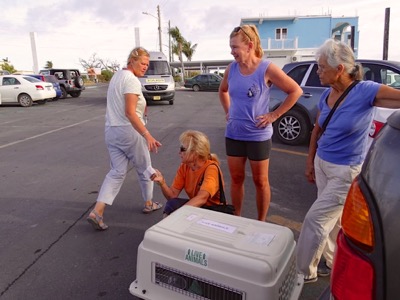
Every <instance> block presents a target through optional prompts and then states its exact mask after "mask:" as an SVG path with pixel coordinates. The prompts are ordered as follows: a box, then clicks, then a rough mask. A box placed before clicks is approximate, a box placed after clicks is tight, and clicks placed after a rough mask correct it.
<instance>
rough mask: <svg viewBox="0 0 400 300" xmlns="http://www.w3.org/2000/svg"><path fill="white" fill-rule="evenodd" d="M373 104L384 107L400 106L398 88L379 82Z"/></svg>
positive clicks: (399, 91)
mask: <svg viewBox="0 0 400 300" xmlns="http://www.w3.org/2000/svg"><path fill="white" fill-rule="evenodd" d="M374 105H375V106H379V107H385V108H400V90H398V89H395V88H392V87H390V86H387V85H385V84H381V86H380V87H379V90H378V93H377V94H376V97H375V101H374Z"/></svg>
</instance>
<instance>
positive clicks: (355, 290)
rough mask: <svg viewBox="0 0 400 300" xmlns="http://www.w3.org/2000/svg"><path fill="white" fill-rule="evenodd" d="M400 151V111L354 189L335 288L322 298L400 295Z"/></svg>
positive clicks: (348, 202)
mask: <svg viewBox="0 0 400 300" xmlns="http://www.w3.org/2000/svg"><path fill="white" fill-rule="evenodd" d="M399 149H400V111H396V112H394V113H393V114H392V115H391V116H390V117H389V118H388V120H387V123H386V125H385V126H384V127H383V129H382V130H381V131H380V132H379V134H378V136H377V137H376V138H375V140H374V142H373V143H372V146H371V148H370V150H369V152H368V155H367V158H366V160H365V162H364V164H363V168H362V171H361V173H360V175H359V176H358V177H357V178H356V179H355V180H354V182H353V184H352V186H351V188H350V190H349V193H348V195H347V199H346V203H345V206H344V210H343V215H342V229H341V231H340V232H339V235H338V239H337V248H336V253H335V257H334V260H333V268H332V273H331V286H330V287H329V288H328V289H327V290H326V291H325V292H324V293H323V295H322V296H321V297H320V299H337V300H342V299H343V300H351V299H363V300H364V299H366V300H368V299H376V300H387V299H399V296H400V284H399V283H400V281H399V280H400V279H399V278H400V276H399V270H400V259H399V257H398V254H399V253H400V239H399V237H398V236H399V233H400V221H399V216H400V188H399V182H400V172H399V170H400V151H399ZM330 294H331V295H332V296H333V298H330Z"/></svg>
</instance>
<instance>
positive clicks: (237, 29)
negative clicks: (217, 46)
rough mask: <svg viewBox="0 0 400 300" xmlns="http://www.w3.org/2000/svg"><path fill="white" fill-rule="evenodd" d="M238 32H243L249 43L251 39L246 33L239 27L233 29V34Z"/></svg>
mask: <svg viewBox="0 0 400 300" xmlns="http://www.w3.org/2000/svg"><path fill="white" fill-rule="evenodd" d="M240 30H242V31H243V32H244V34H245V35H247V37H248V38H249V40H250V41H251V37H250V36H249V35H248V34H247V32H246V31H245V30H244V29H243V28H242V27H241V26H238V27H235V28H233V32H235V33H237V32H239V31H240Z"/></svg>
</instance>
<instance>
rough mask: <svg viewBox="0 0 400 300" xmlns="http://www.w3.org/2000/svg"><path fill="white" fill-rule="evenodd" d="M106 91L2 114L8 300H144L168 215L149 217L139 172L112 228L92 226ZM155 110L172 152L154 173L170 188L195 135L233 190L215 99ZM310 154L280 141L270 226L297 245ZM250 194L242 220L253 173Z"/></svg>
mask: <svg viewBox="0 0 400 300" xmlns="http://www.w3.org/2000/svg"><path fill="white" fill-rule="evenodd" d="M106 90H107V86H106V85H97V86H93V87H88V88H87V89H86V90H85V91H84V92H82V95H81V97H79V98H71V97H68V98H67V99H62V100H59V101H55V102H51V101H50V102H48V103H46V105H36V104H35V105H33V106H32V107H27V108H23V107H20V106H18V105H15V106H6V107H1V106H0V128H1V130H0V156H1V159H0V178H1V179H0V191H1V193H0V205H1V207H2V209H1V211H0V224H1V228H0V239H1V244H0V268H1V270H2V272H0V298H1V299H135V297H133V296H132V295H130V293H129V291H128V287H129V285H130V283H131V282H132V281H133V280H134V279H135V278H136V254H137V247H138V245H139V243H140V242H141V240H142V238H143V234H144V232H145V230H146V229H147V228H149V227H150V226H152V225H153V224H155V223H157V222H158V221H159V220H160V219H161V212H159V211H158V212H155V213H154V214H150V215H144V214H142V213H141V208H142V206H143V203H142V202H141V199H140V197H138V196H137V195H139V194H140V190H139V185H138V182H137V178H136V173H135V172H134V171H132V170H131V171H130V172H129V173H128V176H127V178H126V181H125V184H124V185H123V187H122V189H121V192H120V193H119V195H118V197H117V199H116V201H115V204H114V205H113V206H112V207H108V208H107V210H106V214H105V222H106V223H107V224H108V225H109V226H110V228H109V230H107V231H105V232H94V231H93V229H92V227H91V226H90V225H89V224H88V223H87V222H86V216H87V214H88V212H89V211H90V210H91V208H92V207H93V205H94V202H95V201H96V197H97V193H98V190H99V188H100V185H101V183H102V181H103V178H104V176H105V174H106V173H107V171H108V168H109V158H108V153H107V150H106V147H105V144H104V114H105V107H106V99H105V95H106ZM148 112H149V124H148V128H149V131H150V132H151V133H152V135H153V136H154V137H156V138H157V139H158V140H159V141H161V143H162V144H163V146H162V147H161V149H160V152H159V153H157V154H152V161H153V167H155V168H158V169H160V170H161V171H162V172H163V174H165V177H166V180H167V182H168V183H171V181H172V179H173V176H174V174H175V171H176V168H177V167H178V164H179V162H180V159H179V156H178V150H179V141H178V137H179V135H180V134H181V133H182V132H183V131H184V130H186V129H196V130H200V131H203V132H205V133H206V134H207V135H208V137H209V138H210V141H211V147H212V152H215V153H216V154H217V155H218V156H219V158H220V160H221V164H222V166H221V167H222V171H223V172H224V174H225V176H224V177H225V182H226V185H227V186H228V187H229V174H228V170H227V163H226V157H225V150H224V148H225V146H224V129H225V116H224V113H223V110H222V108H221V106H220V104H219V100H218V94H217V93H216V92H193V91H188V90H185V89H182V90H178V91H177V93H176V98H175V102H174V105H169V104H168V102H165V103H160V104H158V105H150V106H149V109H148ZM306 155H307V145H301V146H287V145H283V144H280V143H279V142H274V143H273V150H272V154H271V162H270V181H271V189H272V200H271V207H270V210H269V213H268V221H270V222H273V223H277V224H280V225H284V226H287V227H289V228H291V229H292V231H293V233H294V236H295V238H296V239H297V237H298V234H299V230H300V226H301V222H302V221H303V218H304V216H305V214H306V212H307V210H308V208H309V207H310V205H311V203H312V202H313V201H314V199H315V196H316V189H315V186H313V185H311V184H309V183H307V181H306V179H305V177H304V175H303V173H304V166H305V159H306ZM245 189H246V201H245V206H244V211H243V216H244V217H247V218H252V219H255V218H256V216H257V213H256V205H255V189H254V188H253V186H252V180H251V173H250V171H248V172H247V178H246V186H245ZM154 191H155V192H154V199H155V200H157V201H160V200H161V201H164V198H163V196H162V194H161V192H160V190H159V188H158V186H155V190H154ZM227 194H228V195H227V196H228V199H229V198H230V197H229V189H227ZM239 272H240V270H239ZM328 282H329V278H323V279H320V280H319V281H318V282H317V283H315V284H310V285H306V286H305V287H304V289H303V293H302V296H301V298H300V299H302V300H306V299H316V298H317V297H318V295H319V294H320V293H321V291H322V290H323V289H324V288H325V287H326V285H327V284H328Z"/></svg>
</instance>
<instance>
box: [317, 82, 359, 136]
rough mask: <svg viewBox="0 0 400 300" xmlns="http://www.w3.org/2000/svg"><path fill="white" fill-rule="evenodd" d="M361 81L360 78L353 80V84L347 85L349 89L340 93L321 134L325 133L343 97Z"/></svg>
mask: <svg viewBox="0 0 400 300" xmlns="http://www.w3.org/2000/svg"><path fill="white" fill-rule="evenodd" d="M359 82H360V80H355V81H353V82H352V84H350V85H349V86H348V87H347V89H346V90H345V91H344V92H343V94H341V95H340V97H339V99H337V100H336V102H335V104H334V105H333V107H332V109H331V111H330V113H329V115H328V117H326V119H325V122H324V124H322V131H321V133H320V135H319V136H322V134H323V133H324V131H325V129H326V127H327V126H328V123H329V121H330V120H331V118H332V115H333V113H334V112H335V110H336V108H337V107H338V106H339V104H340V102H342V101H343V99H344V98H345V97H346V96H347V94H348V93H349V92H350V90H351V89H352V88H353V87H354V86H355V85H356V84H357V83H359ZM328 96H329V94H328ZM328 96H327V97H326V101H327V100H328Z"/></svg>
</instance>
